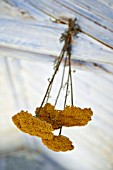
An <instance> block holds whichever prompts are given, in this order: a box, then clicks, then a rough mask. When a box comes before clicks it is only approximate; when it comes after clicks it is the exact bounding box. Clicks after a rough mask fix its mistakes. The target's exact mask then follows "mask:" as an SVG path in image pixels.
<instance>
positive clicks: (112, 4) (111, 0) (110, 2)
mask: <svg viewBox="0 0 113 170" xmlns="http://www.w3.org/2000/svg"><path fill="white" fill-rule="evenodd" d="M98 1H99V2H101V3H103V4H105V5H106V6H107V7H109V8H111V9H113V0H98Z"/></svg>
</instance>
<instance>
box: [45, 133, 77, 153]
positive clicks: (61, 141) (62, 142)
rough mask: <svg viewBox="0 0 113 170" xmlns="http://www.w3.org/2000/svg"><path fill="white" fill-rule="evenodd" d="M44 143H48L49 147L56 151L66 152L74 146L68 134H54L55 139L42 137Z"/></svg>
mask: <svg viewBox="0 0 113 170" xmlns="http://www.w3.org/2000/svg"><path fill="white" fill-rule="evenodd" d="M42 142H43V143H44V145H46V146H47V147H48V148H49V149H51V150H53V151H56V152H60V151H62V152H66V151H69V150H73V149H74V146H73V145H72V142H71V141H70V140H69V138H67V137H66V136H62V135H59V136H54V137H53V139H50V140H48V139H42Z"/></svg>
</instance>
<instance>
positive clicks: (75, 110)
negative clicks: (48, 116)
mask: <svg viewBox="0 0 113 170" xmlns="http://www.w3.org/2000/svg"><path fill="white" fill-rule="evenodd" d="M92 115H93V112H92V110H91V109H90V108H89V109H87V108H84V109H81V108H79V107H74V106H71V107H70V106H66V107H65V109H64V111H61V112H60V113H59V116H58V117H57V118H58V119H57V120H56V121H58V123H59V124H61V125H62V126H67V127H69V126H84V125H86V124H87V123H88V122H89V121H90V120H91V116H92Z"/></svg>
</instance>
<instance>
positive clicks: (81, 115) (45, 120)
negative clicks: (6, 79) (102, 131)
mask: <svg viewBox="0 0 113 170" xmlns="http://www.w3.org/2000/svg"><path fill="white" fill-rule="evenodd" d="M78 32H80V27H79V26H78V24H76V19H74V20H72V19H69V22H68V30H66V31H65V33H63V34H62V35H61V38H60V42H62V41H64V46H63V48H62V51H61V53H60V55H59V57H58V58H57V60H56V63H55V68H54V69H55V70H54V74H53V76H52V78H51V79H50V81H49V85H48V87H47V90H46V93H45V95H44V98H43V100H42V103H41V105H40V107H37V108H36V111H35V116H32V115H31V114H30V113H28V112H24V111H21V112H20V113H18V114H16V115H14V116H13V117H12V120H13V122H14V124H15V125H16V126H17V127H18V128H19V129H20V130H21V131H22V132H25V133H28V134H29V135H32V136H37V137H40V138H42V142H43V144H44V145H46V146H47V147H48V148H49V149H51V150H53V151H56V152H59V151H62V152H65V151H68V150H73V149H74V146H73V145H72V142H71V141H70V140H69V138H67V137H66V136H63V135H61V131H62V126H66V127H71V126H84V125H86V124H87V123H88V122H89V121H90V120H91V116H92V115H93V112H92V110H91V109H90V108H89V109H87V108H85V109H81V108H79V107H76V106H74V104H73V84H72V70H71V52H72V39H73V37H74V36H76V35H77V34H78ZM64 57H65V61H64V68H63V74H62V79H61V85H60V88H59V91H58V95H57V97H56V100H55V104H54V106H53V105H51V104H50V103H49V102H48V100H49V97H50V93H51V89H52V85H53V81H54V78H55V75H56V74H57V72H58V69H59V67H60V64H61V62H62V60H63V59H64ZM67 63H68V68H69V71H68V77H67V82H66V87H65V98H64V106H63V107H64V109H63V110H56V109H55V107H56V104H57V101H58V99H59V96H60V93H61V90H62V87H63V81H64V74H65V67H66V65H67ZM69 88H70V91H71V94H70V96H71V106H67V105H66V104H67V97H68V91H69ZM56 129H60V132H59V135H58V136H55V135H54V134H53V131H54V130H56Z"/></svg>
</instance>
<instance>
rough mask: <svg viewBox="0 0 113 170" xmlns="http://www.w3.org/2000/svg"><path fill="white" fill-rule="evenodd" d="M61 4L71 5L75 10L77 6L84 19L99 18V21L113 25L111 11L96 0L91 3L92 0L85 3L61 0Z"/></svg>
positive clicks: (112, 12) (81, 0)
mask: <svg viewBox="0 0 113 170" xmlns="http://www.w3.org/2000/svg"><path fill="white" fill-rule="evenodd" d="M56 1H57V0H56ZM58 1H59V0H58ZM59 2H60V1H59ZM62 3H63V4H64V3H65V5H66V6H67V5H68V7H72V6H71V5H73V7H75V9H76V6H78V7H79V8H80V9H81V13H82V12H83V14H84V17H85V16H86V17H89V18H90V19H92V20H95V19H96V17H99V18H101V20H106V21H109V22H110V23H113V10H112V9H111V8H109V7H107V6H106V5H104V4H103V3H101V2H99V1H98V0H95V1H93V0H87V1H84V0H70V1H69V0H63V1H62ZM69 4H70V5H69ZM82 10H83V11H82ZM100 11H101V12H100ZM78 12H79V11H78ZM91 14H92V15H91ZM97 22H98V20H97ZM98 23H99V22H98ZM101 24H102V23H101ZM105 26H106V27H108V25H105ZM112 28H113V25H112Z"/></svg>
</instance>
